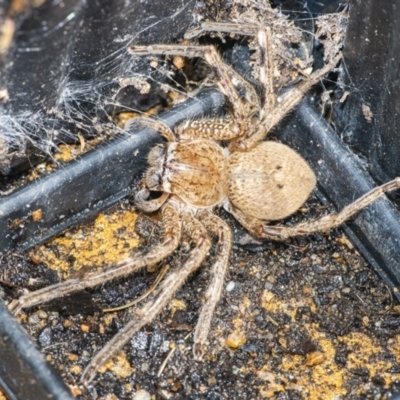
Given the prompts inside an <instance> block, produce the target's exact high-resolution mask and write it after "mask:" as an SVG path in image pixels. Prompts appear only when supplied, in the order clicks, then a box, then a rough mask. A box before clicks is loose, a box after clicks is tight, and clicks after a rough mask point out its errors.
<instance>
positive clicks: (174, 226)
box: [9, 204, 181, 315]
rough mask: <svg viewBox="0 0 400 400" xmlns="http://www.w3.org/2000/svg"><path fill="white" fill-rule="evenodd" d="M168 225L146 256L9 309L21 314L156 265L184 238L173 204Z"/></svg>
mask: <svg viewBox="0 0 400 400" xmlns="http://www.w3.org/2000/svg"><path fill="white" fill-rule="evenodd" d="M162 218H163V224H164V227H165V228H164V239H163V241H162V242H161V243H160V244H159V245H158V246H156V247H154V248H153V249H152V250H150V251H148V252H147V253H145V254H144V255H138V256H134V257H130V258H127V259H125V260H123V261H121V262H120V263H118V264H116V265H113V266H112V267H108V268H104V269H101V270H100V271H93V272H89V273H85V274H83V275H78V276H77V277H75V278H71V279H68V280H66V281H64V282H60V283H57V284H55V285H51V286H48V287H45V288H43V289H39V290H36V291H34V292H30V293H27V294H24V295H22V296H21V297H20V298H19V299H16V300H13V301H12V302H11V303H10V305H9V309H10V311H11V312H12V313H13V314H15V315H16V314H18V313H19V312H20V311H21V310H22V309H23V308H29V307H32V306H35V305H37V304H41V303H46V302H48V301H50V300H52V299H56V298H59V297H62V296H65V295H67V294H69V293H73V292H77V291H79V290H82V289H85V288H89V287H93V286H97V285H100V284H102V283H104V282H108V281H110V280H112V279H115V278H118V277H122V276H126V275H128V274H130V273H132V272H134V271H137V270H138V269H139V268H142V267H145V266H148V267H149V266H153V265H155V264H157V263H159V262H160V261H161V260H163V259H164V258H165V257H167V256H168V255H169V254H171V253H172V252H173V251H174V250H175V249H176V248H177V247H178V244H179V240H180V237H181V225H180V222H179V215H178V213H177V211H176V210H175V209H174V208H173V207H172V206H171V205H169V204H166V205H164V207H163V210H162Z"/></svg>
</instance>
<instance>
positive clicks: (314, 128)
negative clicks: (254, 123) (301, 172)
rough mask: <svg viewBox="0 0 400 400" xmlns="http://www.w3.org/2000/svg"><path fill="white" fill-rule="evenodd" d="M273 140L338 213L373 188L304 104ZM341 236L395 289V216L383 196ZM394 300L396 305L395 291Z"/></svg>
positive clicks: (399, 218)
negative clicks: (302, 163) (305, 167)
mask: <svg viewBox="0 0 400 400" xmlns="http://www.w3.org/2000/svg"><path fill="white" fill-rule="evenodd" d="M279 138H280V139H282V140H283V141H284V142H286V143H288V144H289V145H290V146H291V147H293V148H294V149H296V150H297V151H298V152H299V153H300V154H302V155H303V157H304V158H305V159H306V160H307V161H308V162H309V163H310V165H311V168H312V169H313V170H314V171H315V173H316V174H317V179H318V188H319V189H320V191H321V192H322V195H323V196H324V197H326V198H327V199H328V201H329V202H330V203H332V204H334V205H335V207H336V208H337V209H338V210H340V209H342V208H343V207H344V206H346V205H348V204H350V203H351V202H352V201H354V200H355V199H357V198H359V197H361V196H362V195H363V194H364V193H366V192H368V191H369V190H371V189H373V188H374V187H376V186H377V185H376V183H375V182H374V181H373V180H372V178H371V177H370V175H369V174H368V172H367V171H366V170H365V169H364V167H363V165H362V163H361V162H360V160H359V159H358V158H357V156H356V155H354V154H353V153H352V152H351V151H350V150H349V149H348V147H347V146H346V145H344V144H343V142H342V141H341V140H340V138H339V137H338V135H337V134H336V132H334V130H333V129H332V128H331V127H330V125H329V124H328V123H327V122H326V120H325V119H324V118H323V117H322V116H321V114H320V113H319V112H318V111H317V110H316V109H315V108H314V107H313V106H312V105H310V103H308V102H306V101H304V102H302V103H301V104H300V106H299V107H298V108H297V110H296V113H295V114H294V115H293V117H292V118H291V119H290V120H289V121H287V124H286V128H285V129H284V132H282V134H281V135H279ZM345 229H346V232H347V233H348V235H349V236H350V238H351V240H352V241H353V242H354V244H355V245H356V246H357V247H358V249H359V250H360V251H361V253H362V254H363V256H364V257H365V258H366V259H367V260H368V261H369V263H370V264H371V265H372V266H373V267H374V269H375V270H376V271H377V272H378V274H379V275H380V276H381V277H382V279H383V280H384V281H385V282H386V283H387V284H388V285H389V286H390V287H391V288H392V289H394V288H397V289H398V288H400V213H399V212H398V211H397V209H396V207H395V206H394V205H393V204H392V203H391V201H390V200H388V199H387V198H386V197H384V198H381V199H379V200H377V201H376V202H374V203H373V204H371V205H370V206H369V207H367V208H366V209H365V210H363V211H361V212H360V213H359V214H357V216H356V217H355V218H353V219H352V220H351V221H349V222H348V223H346V225H345ZM394 295H395V296H396V297H397V298H398V299H399V300H400V295H399V292H398V290H395V291H394Z"/></svg>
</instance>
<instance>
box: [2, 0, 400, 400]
mask: <svg viewBox="0 0 400 400" xmlns="http://www.w3.org/2000/svg"><path fill="white" fill-rule="evenodd" d="M361 3H363V2H361V1H354V4H355V8H354V9H358V10H359V7H360V6H361ZM364 3H365V2H364ZM382 3H385V4H386V5H387V4H391V5H393V4H394V3H395V2H379V5H378V4H377V2H376V1H375V2H372V1H368V7H366V9H367V11H368V12H369V13H370V14H372V13H374V10H373V7H378V6H380V5H381V4H382ZM357 7H358V8H357ZM379 15H381V14H379ZM389 17H390V15H389ZM395 18H397V17H396V15H395V14H394V15H393V17H392V19H395ZM363 19H365V15H364V14H362V13H360V12H359V11H358V12H357V13H355V14H354V13H353V14H351V19H350V21H351V23H352V24H355V25H359V26H364V25H365V24H364V22H363ZM393 26H395V25H394V24H390V27H393ZM397 26H399V25H397ZM366 29H367V31H368V32H372V31H373V29H374V26H373V25H372V24H371V25H369V26H368V27H367V28H366ZM393 29H394V28H393ZM397 31H399V28H397ZM351 32H353V33H354V31H351ZM366 36H367V37H368V34H367V33H366ZM371 36H372V35H371ZM379 37H380V38H381V39H382V35H380V36H379ZM351 40H352V39H351V38H349V39H348V43H351ZM353 40H354V39H353ZM348 51H349V50H348ZM345 54H349V53H348V52H347V53H346V52H345ZM366 57H367V55H364V56H363V59H360V64H364V62H365V59H366ZM384 57H385V56H384ZM365 64H367V63H365ZM356 72H357V74H360V76H361V77H362V76H364V78H365V79H367V78H368V73H369V72H368V69H365V71H364V72H363V70H362V68H359V69H357V71H356ZM363 74H364V75H363ZM375 84H376V83H375ZM199 100H200V101H199ZM199 100H195V99H191V100H189V101H188V102H187V103H184V104H182V105H180V106H179V107H177V108H174V109H173V110H171V111H170V112H168V113H166V114H164V115H163V116H162V119H163V120H164V121H166V122H167V123H168V124H169V125H170V126H173V125H175V124H177V123H179V121H182V120H184V119H187V118H194V117H199V116H201V115H203V113H208V112H210V111H214V112H218V111H219V110H220V109H221V107H222V106H223V103H224V99H223V96H222V95H221V94H220V93H218V92H217V91H215V90H209V91H206V92H204V93H202V94H201V95H200V97H199ZM352 101H354V100H352ZM353 104H354V103H353ZM359 107H360V103H358V105H357V104H356V105H355V106H354V109H357V110H358V108H359ZM350 119H351V117H350ZM279 138H280V139H281V140H282V141H285V142H287V143H289V144H291V145H292V146H293V147H294V148H296V149H297V150H298V151H299V152H300V153H301V154H302V155H303V156H304V157H305V158H306V159H307V160H308V161H309V162H310V164H311V165H312V166H313V168H314V170H315V171H316V173H317V175H318V188H319V189H320V192H321V198H323V199H328V200H329V201H330V202H332V203H333V204H334V205H335V206H336V207H337V208H338V209H340V208H342V207H343V206H344V205H346V204H349V203H350V202H351V201H352V200H354V198H356V197H358V196H360V195H361V194H363V193H365V192H366V191H368V190H370V189H371V188H372V187H374V186H376V184H375V183H374V181H373V180H372V179H371V177H370V176H369V174H368V173H367V172H366V171H365V169H364V168H363V165H362V164H361V163H360V162H359V160H358V158H357V157H356V156H355V155H354V154H353V153H351V152H350V151H349V149H348V148H347V147H346V146H345V145H343V143H342V142H341V141H340V140H339V138H338V137H337V135H336V133H335V132H333V130H332V129H331V128H330V127H329V125H328V124H327V123H326V121H325V120H324V119H323V118H322V117H321V116H320V114H319V112H318V111H317V110H316V109H315V108H314V107H313V105H312V104H310V103H309V102H307V101H305V102H303V103H302V104H301V105H300V106H299V107H298V109H297V110H296V111H295V112H294V113H293V115H292V116H290V117H289V118H288V119H287V120H286V121H285V128H284V130H283V133H282V135H279ZM159 140H160V138H159V136H158V134H156V133H155V132H152V131H150V130H135V131H134V132H133V131H132V132H127V134H126V135H124V136H121V137H120V138H117V139H115V140H114V141H112V142H111V143H108V144H105V145H103V146H100V147H99V148H98V149H96V150H94V151H92V152H90V153H87V154H85V155H84V156H82V157H80V158H79V159H77V160H75V161H73V162H71V163H69V164H66V165H64V166H63V167H62V168H60V169H59V170H58V171H56V172H54V173H52V174H49V175H47V176H45V177H42V178H40V180H38V181H36V182H33V183H31V184H30V185H27V186H26V187H24V188H21V189H19V190H17V191H16V192H15V193H13V194H11V195H10V196H7V197H5V198H2V199H1V201H0V216H1V221H0V238H1V239H0V240H1V241H0V251H4V250H6V249H12V248H13V247H15V246H21V247H22V248H30V247H32V246H34V245H36V244H38V243H41V242H43V241H45V240H47V239H49V238H50V237H52V236H53V235H56V234H58V233H60V232H61V231H62V230H64V229H66V228H68V227H69V226H71V225H73V224H75V223H78V222H79V221H82V220H83V219H85V218H88V217H89V216H92V215H94V214H96V213H98V212H100V211H101V210H104V209H105V208H107V207H109V206H111V205H112V204H114V203H116V202H117V201H119V200H120V199H122V198H123V197H125V196H127V195H128V194H129V193H130V185H131V184H132V182H133V181H134V180H135V178H137V177H138V176H139V175H140V174H141V173H142V171H143V169H144V159H145V157H146V154H147V151H148V149H149V148H151V147H152V146H153V145H154V144H155V143H156V142H157V141H159ZM137 151H138V153H137ZM78 194H79V196H78ZM78 197H79V199H78ZM78 200H79V201H78ZM37 209H41V210H42V212H43V220H42V221H33V219H32V218H31V212H32V211H34V210H37ZM16 219H20V220H21V221H22V223H21V224H19V225H18V224H17V225H18V226H17V227H16V228H14V230H10V224H11V225H13V224H12V222H13V221H15V220H16ZM399 227H400V215H399V213H398V212H397V210H396V209H395V207H394V206H393V205H392V204H391V202H390V201H389V200H387V199H381V200H379V201H378V202H376V203H375V204H373V205H371V206H370V207H369V208H368V209H366V210H364V211H363V212H361V213H360V214H359V215H358V216H357V218H356V219H354V221H352V222H351V223H350V224H348V225H347V228H345V229H346V230H347V232H348V233H349V235H350V236H351V238H352V240H353V242H354V243H355V244H356V246H357V247H358V248H359V249H360V251H361V252H362V254H363V255H364V257H366V258H367V259H368V261H369V262H370V263H371V265H372V266H373V267H374V268H375V270H376V271H377V272H378V273H379V274H380V276H381V277H382V278H383V279H384V280H385V282H386V283H387V284H388V285H389V286H390V287H391V288H396V287H400V269H399V265H398V260H399V259H400V228H399ZM395 295H396V297H397V298H399V295H398V292H397V293H396V292H395ZM0 352H1V357H0V376H1V379H0V385H1V386H2V387H3V389H4V390H5V391H6V392H7V395H8V396H9V398H10V399H13V400H14V399H24V400H25V399H33V400H34V399H43V398H53V399H70V398H71V395H70V394H69V392H68V389H67V388H66V386H65V385H64V383H63V382H62V381H61V379H60V378H59V377H58V376H57V374H56V373H55V372H54V371H53V370H52V368H51V367H49V366H48V365H47V363H46V362H45V361H44V359H43V357H42V356H41V355H40V354H39V353H38V351H37V349H36V348H35V346H34V345H33V344H32V342H31V340H30V339H29V337H28V336H27V335H26V334H25V333H24V331H23V329H22V328H21V327H20V326H19V324H18V323H17V322H16V320H15V319H14V318H13V317H11V316H10V314H9V313H8V311H7V309H6V308H5V306H4V305H3V303H2V302H1V301H0ZM20 377H21V378H22V377H23V378H22V379H21V381H20V380H19V378H20ZM26 380H28V381H29V382H28V383H30V384H31V386H29V385H28V384H26V385H25V384H24V382H25V381H26Z"/></svg>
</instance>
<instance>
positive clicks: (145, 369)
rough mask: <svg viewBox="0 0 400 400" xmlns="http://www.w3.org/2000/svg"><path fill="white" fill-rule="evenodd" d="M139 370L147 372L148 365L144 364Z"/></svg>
mask: <svg viewBox="0 0 400 400" xmlns="http://www.w3.org/2000/svg"><path fill="white" fill-rule="evenodd" d="M140 369H141V371H142V372H146V371H148V370H149V363H147V362H144V363H143V364H142V365H141V367H140Z"/></svg>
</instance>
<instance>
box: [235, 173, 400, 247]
mask: <svg viewBox="0 0 400 400" xmlns="http://www.w3.org/2000/svg"><path fill="white" fill-rule="evenodd" d="M398 188H400V178H396V179H393V180H392V181H390V182H387V183H385V184H383V185H381V186H378V187H376V188H374V189H372V190H371V191H369V192H368V193H366V194H364V195H363V196H362V197H360V198H359V199H357V200H356V201H354V202H353V203H351V204H349V205H348V206H346V207H345V208H344V209H343V210H342V211H340V212H339V213H337V214H329V215H325V216H323V217H321V218H317V219H316V220H314V221H307V222H301V223H299V224H296V225H294V226H282V225H275V226H270V225H267V224H266V223H265V221H262V220H259V219H257V218H253V217H249V216H247V215H245V214H244V213H243V212H241V211H240V210H238V209H232V211H231V212H232V214H233V216H234V217H235V218H236V219H237V220H238V222H240V224H242V225H243V226H244V227H245V228H246V229H247V230H248V231H249V232H251V233H253V234H254V235H256V236H258V237H260V238H263V239H269V240H285V239H288V238H290V237H294V236H300V235H309V234H311V233H315V232H319V231H327V230H329V229H332V228H336V227H337V226H339V225H341V224H342V223H343V222H345V221H346V220H348V219H349V218H350V217H352V216H353V215H354V214H356V213H357V212H359V211H360V210H362V209H363V208H365V207H367V206H368V205H370V204H371V203H373V202H374V201H375V200H377V199H378V198H379V197H381V196H383V195H384V194H385V193H386V192H390V191H392V190H396V189H398Z"/></svg>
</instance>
